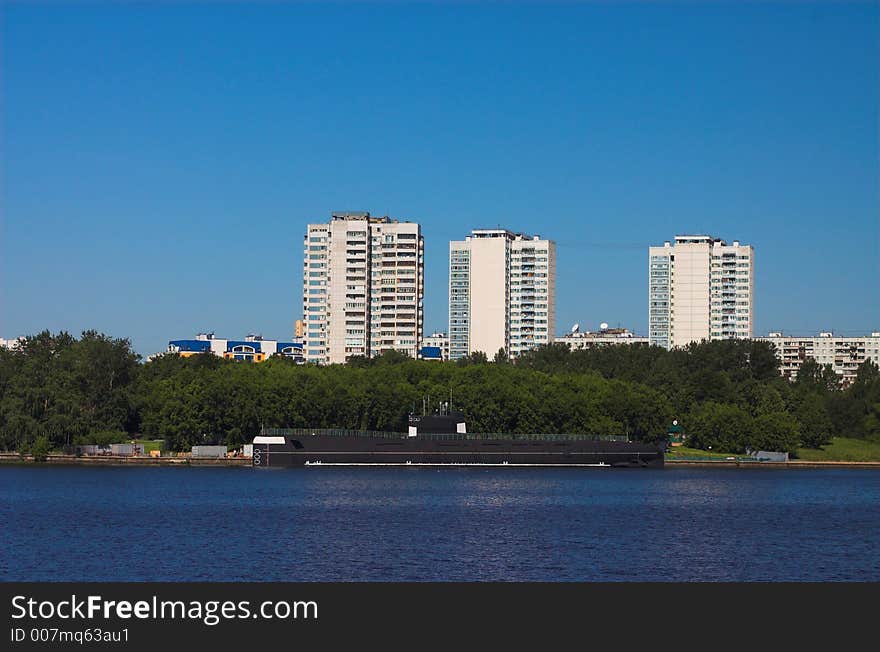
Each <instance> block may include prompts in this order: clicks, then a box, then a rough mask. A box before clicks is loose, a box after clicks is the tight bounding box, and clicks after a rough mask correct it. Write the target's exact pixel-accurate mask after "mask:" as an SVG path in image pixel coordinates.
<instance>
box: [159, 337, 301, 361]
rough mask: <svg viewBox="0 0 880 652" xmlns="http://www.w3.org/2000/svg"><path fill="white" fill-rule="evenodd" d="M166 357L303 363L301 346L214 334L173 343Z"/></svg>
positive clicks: (170, 343) (295, 343)
mask: <svg viewBox="0 0 880 652" xmlns="http://www.w3.org/2000/svg"><path fill="white" fill-rule="evenodd" d="M166 353H176V354H177V355H180V356H182V357H189V356H191V355H197V354H199V353H213V354H214V355H216V356H218V357H221V358H227V359H229V360H245V361H248V362H263V361H264V360H266V359H268V358H270V357H271V356H273V355H282V356H285V357H288V358H292V359H294V360H296V361H297V362H302V361H303V344H302V342H279V341H277V340H264V339H263V336H262V335H253V334H251V335H248V336H247V337H245V338H244V339H243V340H228V339H225V338H222V337H214V333H199V334H197V335H196V337H195V339H192V340H171V341H170V342H168V348H167V349H166Z"/></svg>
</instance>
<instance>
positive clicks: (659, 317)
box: [648, 235, 755, 349]
mask: <svg viewBox="0 0 880 652" xmlns="http://www.w3.org/2000/svg"><path fill="white" fill-rule="evenodd" d="M648 255H649V270H648V274H649V283H648V337H649V339H650V341H651V344H654V345H657V346H662V347H665V348H667V349H668V348H672V347H677V346H684V345H686V344H688V343H690V342H699V341H700V340H704V339H705V340H723V339H733V338H749V337H752V335H753V333H754V316H755V315H754V310H755V299H754V289H755V250H754V248H753V247H752V246H751V245H742V244H740V242H739V241H737V240H734V241H733V244H732V245H728V244H727V243H726V242H724V240H720V239H718V238H713V237H711V236H705V235H680V236H676V238H675V242H674V244H673V243H670V242H668V241H667V242H665V243H664V244H663V246H662V247H650V248H649V254H648Z"/></svg>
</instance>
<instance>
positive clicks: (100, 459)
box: [0, 453, 880, 470]
mask: <svg viewBox="0 0 880 652" xmlns="http://www.w3.org/2000/svg"><path fill="white" fill-rule="evenodd" d="M33 463H34V458H33V456H31V455H24V456H22V455H19V454H18V453H0V464H33ZM42 463H43V464H50V465H58V466H61V465H79V466H178V467H180V466H184V467H185V466H240V467H248V466H251V458H250V457H228V458H226V459H206V458H198V457H182V456H181V457H177V456H166V457H147V456H143V455H138V456H123V455H82V456H79V457H77V456H76V455H60V454H55V453H51V454H49V456H48V457H47V458H46V460H45V462H42ZM665 465H666V466H668V467H672V468H706V467H711V468H741V469H827V468H840V469H877V470H880V462H852V461H842V460H840V461H829V460H824V461H815V460H790V461H788V462H753V461H743V460H727V459H702V460H683V459H682V460H676V459H667V460H666V461H665Z"/></svg>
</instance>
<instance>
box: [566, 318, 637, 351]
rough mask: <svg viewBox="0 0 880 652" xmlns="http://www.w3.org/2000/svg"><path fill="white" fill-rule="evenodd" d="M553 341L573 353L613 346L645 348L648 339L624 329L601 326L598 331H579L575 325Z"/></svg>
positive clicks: (606, 325)
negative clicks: (566, 346) (642, 346)
mask: <svg viewBox="0 0 880 652" xmlns="http://www.w3.org/2000/svg"><path fill="white" fill-rule="evenodd" d="M555 341H556V342H557V343H559V344H566V345H568V348H570V349H571V350H572V351H575V350H577V349H593V348H596V347H600V346H612V345H615V344H642V345H645V346H647V345H648V343H649V338H648V337H647V336H642V335H636V334H635V333H633V332H632V331H630V330H628V329H626V328H608V324H601V325H600V326H599V330H598V331H581V330H580V327H579V326H578V324H575V325H574V326H572V328H571V331H570V332H568V333H566V334H565V335H559V336H557V337H556V340H555Z"/></svg>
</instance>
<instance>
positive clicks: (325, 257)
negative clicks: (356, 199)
mask: <svg viewBox="0 0 880 652" xmlns="http://www.w3.org/2000/svg"><path fill="white" fill-rule="evenodd" d="M303 248H304V262H303V321H304V324H305V333H304V340H305V346H304V355H305V358H306V360H307V361H309V362H319V363H325V364H328V363H329V364H332V363H339V362H345V361H346V360H347V359H348V358H350V357H352V356H356V355H363V356H368V357H372V356H376V355H380V354H381V353H382V351H385V350H388V349H396V350H398V351H401V352H403V353H406V354H408V355H410V356H412V357H414V358H415V357H417V356H418V350H419V343H420V342H421V339H422V328H423V322H424V316H423V313H422V299H423V295H424V265H425V263H424V251H425V243H424V239H423V237H422V233H421V228H420V227H419V225H418V224H415V223H413V222H401V221H398V220H392V219H390V218H388V217H378V218H377V217H371V216H370V214H369V213H333V214H332V215H331V218H330V222H329V223H326V224H309V225H308V229H307V231H306V236H305V241H304V243H303Z"/></svg>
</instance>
